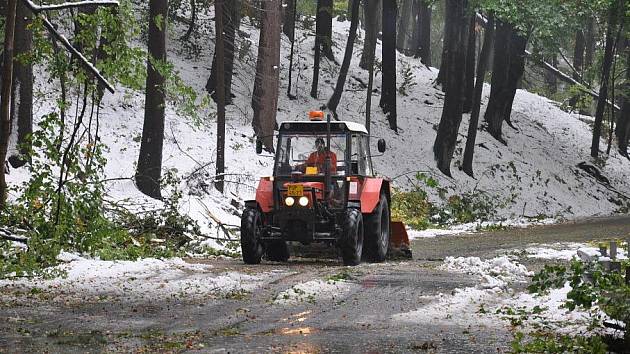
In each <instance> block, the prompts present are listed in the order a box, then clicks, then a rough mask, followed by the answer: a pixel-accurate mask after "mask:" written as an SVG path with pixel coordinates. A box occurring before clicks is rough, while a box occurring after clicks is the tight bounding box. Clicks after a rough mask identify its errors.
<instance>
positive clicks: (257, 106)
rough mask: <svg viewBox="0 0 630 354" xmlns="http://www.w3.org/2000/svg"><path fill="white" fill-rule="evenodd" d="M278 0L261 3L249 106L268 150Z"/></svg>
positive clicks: (274, 104)
mask: <svg viewBox="0 0 630 354" xmlns="http://www.w3.org/2000/svg"><path fill="white" fill-rule="evenodd" d="M281 5H282V1H281V0H264V1H262V3H261V27H260V41H259V44H258V60H257V62H256V79H255V80H254V94H253V97H252V108H253V110H254V119H253V121H252V125H253V127H254V132H255V133H256V136H257V137H258V139H260V140H261V141H262V142H263V145H264V147H265V149H266V150H267V151H273V131H274V129H276V126H277V123H276V112H277V110H278V89H279V85H280V7H281Z"/></svg>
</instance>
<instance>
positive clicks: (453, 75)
mask: <svg viewBox="0 0 630 354" xmlns="http://www.w3.org/2000/svg"><path fill="white" fill-rule="evenodd" d="M446 11H447V13H449V17H450V20H451V21H452V23H451V26H449V27H448V29H449V31H451V33H449V34H446V35H448V36H449V38H450V39H449V41H448V45H449V46H450V48H448V51H449V53H450V55H448V63H446V67H447V68H448V70H449V73H448V74H447V75H446V78H447V81H446V82H445V84H446V96H445V98H444V108H443V109H442V118H441V119H440V125H439V127H438V131H437V136H436V138H435V143H434V144H433V153H434V156H435V160H436V161H437V166H438V168H439V170H440V171H442V173H444V174H445V175H447V176H449V177H450V176H451V160H452V159H453V153H454V151H455V145H456V144H457V135H458V131H459V125H460V124H461V121H462V105H463V99H462V98H463V93H464V85H462V82H463V81H464V72H465V66H466V65H465V64H466V43H467V42H468V33H469V30H468V23H469V20H470V18H469V17H468V16H467V13H466V1H461V0H447V1H446Z"/></svg>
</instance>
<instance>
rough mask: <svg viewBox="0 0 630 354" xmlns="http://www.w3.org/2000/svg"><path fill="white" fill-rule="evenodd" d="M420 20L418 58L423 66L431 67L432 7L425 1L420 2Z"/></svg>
mask: <svg viewBox="0 0 630 354" xmlns="http://www.w3.org/2000/svg"><path fill="white" fill-rule="evenodd" d="M419 11H420V12H419V14H418V18H419V21H420V24H419V26H418V28H419V34H418V48H417V50H418V51H417V53H416V56H417V57H419V58H420V60H421V61H422V63H423V64H425V65H429V66H430V65H431V5H428V4H427V3H426V2H425V0H420V6H419Z"/></svg>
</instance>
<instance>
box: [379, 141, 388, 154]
mask: <svg viewBox="0 0 630 354" xmlns="http://www.w3.org/2000/svg"><path fill="white" fill-rule="evenodd" d="M385 150H387V144H386V143H385V139H378V152H380V153H381V154H382V153H384V152H385Z"/></svg>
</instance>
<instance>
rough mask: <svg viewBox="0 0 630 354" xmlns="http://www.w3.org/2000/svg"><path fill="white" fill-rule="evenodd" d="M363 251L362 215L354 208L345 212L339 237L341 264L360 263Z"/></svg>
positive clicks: (352, 264) (351, 264)
mask: <svg viewBox="0 0 630 354" xmlns="http://www.w3.org/2000/svg"><path fill="white" fill-rule="evenodd" d="M362 253H363V215H361V212H360V211H359V210H356V209H349V210H348V211H347V212H346V219H345V221H344V225H343V236H342V238H341V255H342V257H343V264H344V265H347V266H356V265H359V263H361V254H362Z"/></svg>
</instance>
